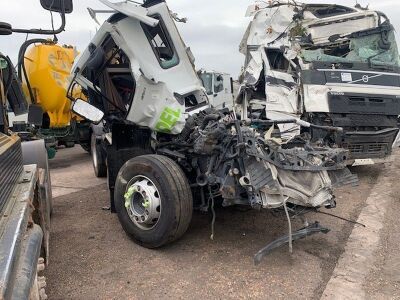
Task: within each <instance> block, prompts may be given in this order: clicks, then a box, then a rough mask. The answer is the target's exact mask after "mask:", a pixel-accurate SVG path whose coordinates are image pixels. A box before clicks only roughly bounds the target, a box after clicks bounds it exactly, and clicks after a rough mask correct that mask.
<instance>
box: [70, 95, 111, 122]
mask: <svg viewBox="0 0 400 300" xmlns="http://www.w3.org/2000/svg"><path fill="white" fill-rule="evenodd" d="M72 111H73V112H74V113H76V114H77V115H78V116H80V117H82V118H85V119H87V120H89V121H91V122H93V123H95V124H98V123H100V122H101V120H103V117H104V113H103V112H102V111H101V110H100V109H98V108H96V107H94V106H93V105H91V104H89V103H87V102H86V101H84V100H82V99H77V100H76V101H75V102H74V104H73V106H72Z"/></svg>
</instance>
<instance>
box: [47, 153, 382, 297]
mask: <svg viewBox="0 0 400 300" xmlns="http://www.w3.org/2000/svg"><path fill="white" fill-rule="evenodd" d="M51 167H52V169H53V170H52V180H53V185H54V188H53V189H54V193H55V195H57V197H56V198H55V199H54V214H53V221H52V237H51V253H50V265H49V267H48V268H47V270H46V277H47V288H46V291H47V294H48V295H49V299H171V298H173V299H243V298H252V299H267V298H269V299H319V298H320V296H321V294H322V293H323V291H324V288H325V285H326V283H327V281H328V280H329V278H330V276H331V273H332V271H333V269H334V267H335V265H336V262H337V260H338V258H339V256H340V255H341V253H342V251H343V249H344V245H345V242H346V240H347V238H348V236H349V235H350V233H351V230H352V228H353V225H352V224H351V223H349V222H345V221H342V220H339V219H336V218H332V217H329V216H326V215H322V214H309V215H308V220H309V221H310V222H314V221H319V222H320V223H321V224H322V225H323V226H326V227H328V228H330V229H331V230H332V231H331V232H330V233H329V234H327V235H323V234H319V235H315V236H313V237H309V238H307V239H305V240H302V241H298V242H296V243H294V252H293V254H292V255H290V254H289V252H288V249H287V248H286V247H282V248H280V249H277V250H275V251H274V252H273V253H272V254H271V255H269V256H268V257H267V258H266V259H265V260H264V261H263V262H262V263H261V264H260V265H259V266H254V264H253V255H254V254H255V253H256V252H257V251H258V250H260V249H261V248H262V247H264V246H265V245H266V244H267V243H269V242H271V241H273V240H274V239H276V238H277V237H279V236H281V235H284V234H286V232H287V224H286V220H285V218H277V217H275V216H273V215H272V214H271V213H270V212H268V211H261V212H258V211H253V210H249V211H246V212H243V211H239V210H237V209H234V208H230V209H219V210H217V221H216V232H215V239H214V241H211V240H210V233H211V232H210V230H211V229H210V228H211V227H210V216H209V215H207V214H205V215H204V214H200V213H194V216H193V221H192V224H191V226H190V228H189V230H188V232H187V233H186V234H185V236H184V237H183V238H182V239H180V240H179V241H177V242H175V243H174V244H172V245H170V246H167V247H165V248H162V249H159V250H148V249H144V248H141V247H140V246H138V245H136V244H134V243H133V242H132V241H131V240H130V239H129V238H128V237H127V236H126V235H125V234H124V232H123V230H122V228H121V226H120V224H119V222H118V219H117V216H116V215H113V214H111V213H110V212H109V211H105V210H103V209H102V208H103V207H105V206H108V205H109V202H108V201H109V198H108V190H107V185H106V182H105V180H100V179H97V178H95V177H94V175H93V171H92V166H91V162H90V156H89V155H88V154H87V153H85V152H84V151H83V150H81V149H80V147H78V146H77V147H75V148H73V149H65V150H60V151H59V153H58V154H57V158H56V159H55V160H53V161H52V162H51ZM353 171H356V173H357V174H358V175H359V177H360V185H359V186H358V187H356V188H354V187H346V188H343V189H340V190H338V191H337V192H336V195H337V202H338V207H337V208H336V209H334V210H332V211H329V212H330V213H334V214H336V215H340V216H342V217H345V218H349V219H352V220H355V219H357V216H358V214H359V212H360V210H361V208H362V207H363V204H364V203H365V200H366V198H367V197H368V195H369V194H370V192H371V189H372V187H373V184H374V183H375V182H376V180H377V177H378V176H379V174H380V173H381V172H383V171H384V167H382V166H368V167H358V168H357V169H353ZM295 226H296V227H297V228H300V227H302V224H301V222H300V220H299V221H297V222H295ZM356 226H357V225H356Z"/></svg>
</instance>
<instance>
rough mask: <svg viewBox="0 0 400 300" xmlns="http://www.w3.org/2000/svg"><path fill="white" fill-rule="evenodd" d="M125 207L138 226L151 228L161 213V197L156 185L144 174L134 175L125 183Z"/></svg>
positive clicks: (145, 228)
mask: <svg viewBox="0 0 400 300" xmlns="http://www.w3.org/2000/svg"><path fill="white" fill-rule="evenodd" d="M125 208H126V210H127V212H128V215H129V217H130V218H131V220H132V221H133V223H135V224H136V225H137V226H138V227H140V228H141V229H144V230H150V229H152V228H153V227H154V226H155V225H156V224H157V222H158V220H159V218H160V214H161V199H160V194H159V192H158V190H157V187H156V186H155V185H154V183H153V182H152V181H151V180H150V179H148V178H147V177H144V176H136V177H134V178H133V179H132V180H131V181H130V182H129V183H128V185H127V190H126V193H125Z"/></svg>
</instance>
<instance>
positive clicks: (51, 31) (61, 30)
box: [12, 12, 66, 35]
mask: <svg viewBox="0 0 400 300" xmlns="http://www.w3.org/2000/svg"><path fill="white" fill-rule="evenodd" d="M60 15H61V26H60V28H58V29H57V30H45V29H14V28H13V29H12V32H14V33H30V34H45V35H47V34H48V35H54V34H59V33H61V32H63V31H64V29H65V25H66V20H65V13H64V12H63V13H60Z"/></svg>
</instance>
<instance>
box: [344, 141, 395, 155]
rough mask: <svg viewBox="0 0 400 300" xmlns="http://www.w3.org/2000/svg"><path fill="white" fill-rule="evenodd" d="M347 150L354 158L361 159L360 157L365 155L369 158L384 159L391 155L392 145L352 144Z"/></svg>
mask: <svg viewBox="0 0 400 300" xmlns="http://www.w3.org/2000/svg"><path fill="white" fill-rule="evenodd" d="M347 148H348V149H349V151H350V154H351V156H352V157H360V155H361V156H362V155H365V156H367V157H384V156H386V155H388V154H389V153H390V148H391V145H389V144H388V143H376V144H368V143H362V144H350V145H348V146H347Z"/></svg>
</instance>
